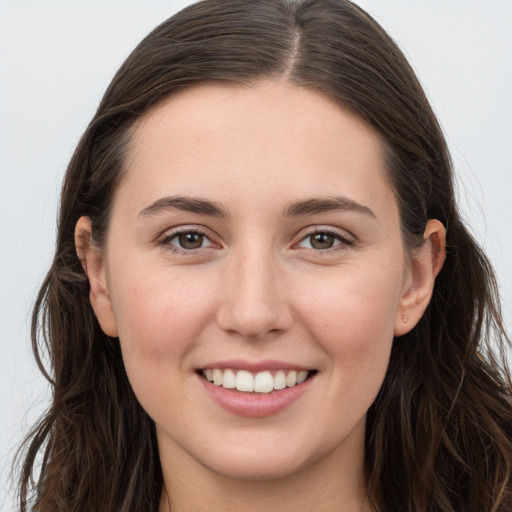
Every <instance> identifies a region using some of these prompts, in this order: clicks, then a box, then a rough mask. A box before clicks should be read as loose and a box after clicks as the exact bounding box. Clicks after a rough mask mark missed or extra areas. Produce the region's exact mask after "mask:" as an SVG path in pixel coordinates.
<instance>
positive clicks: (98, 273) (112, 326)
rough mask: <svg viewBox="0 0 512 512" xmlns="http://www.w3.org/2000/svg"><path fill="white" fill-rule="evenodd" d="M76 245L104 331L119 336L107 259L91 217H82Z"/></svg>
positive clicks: (90, 296) (90, 297)
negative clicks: (93, 236) (106, 264)
mask: <svg viewBox="0 0 512 512" xmlns="http://www.w3.org/2000/svg"><path fill="white" fill-rule="evenodd" d="M75 247H76V252H77V254H78V258H79V259H80V262H81V263H82V267H83V269H84V272H85V274H86V275H87V278H88V279H89V285H90V289H91V290H90V293H89V299H90V301H91V305H92V308H93V310H94V313H95V314H96V318H97V319H98V322H99V324H100V326H101V328H102V330H103V332H104V333H105V334H106V335H108V336H111V337H116V336H118V330H117V323H116V320H115V315H114V309H113V307H112V300H111V298H110V293H109V290H108V283H107V278H106V269H105V261H104V256H103V253H102V251H101V250H100V248H99V247H97V246H96V245H95V243H94V241H93V238H92V225H91V219H90V218H89V217H80V219H78V222H77V224H76V227H75Z"/></svg>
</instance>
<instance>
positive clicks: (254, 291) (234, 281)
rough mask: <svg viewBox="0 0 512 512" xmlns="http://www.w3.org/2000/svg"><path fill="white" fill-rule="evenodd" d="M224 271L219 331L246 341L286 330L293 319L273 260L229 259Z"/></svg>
mask: <svg viewBox="0 0 512 512" xmlns="http://www.w3.org/2000/svg"><path fill="white" fill-rule="evenodd" d="M226 272H227V276H226V279H225V288H224V289H223V290H222V292H221V294H222V297H221V299H220V302H221V304H220V307H219V309H218V315H217V322H218V325H219V327H220V328H221V329H223V330H224V331H226V332H229V333H231V334H233V333H237V334H239V335H241V336H242V337H244V338H246V339H258V338H262V337H264V336H265V335H267V334H269V333H278V332H283V331H285V330H287V329H289V327H290V326H291V325H292V322H293V318H292V313H291V310H290V305H289V303H288V300H287V293H286V289H285V283H284V282H283V273H282V271H280V269H279V268H278V265H277V262H276V261H275V258H273V257H272V256H271V255H262V254H261V252H260V253H259V254H250V255H248V254H244V255H241V256H240V257H235V258H233V260H232V262H231V263H230V264H229V266H228V268H226Z"/></svg>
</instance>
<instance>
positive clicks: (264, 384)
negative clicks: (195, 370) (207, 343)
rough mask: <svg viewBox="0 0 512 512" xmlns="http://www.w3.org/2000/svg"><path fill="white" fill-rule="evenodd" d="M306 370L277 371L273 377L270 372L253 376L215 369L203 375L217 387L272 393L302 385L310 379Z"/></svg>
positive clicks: (244, 372) (241, 371) (204, 372)
mask: <svg viewBox="0 0 512 512" xmlns="http://www.w3.org/2000/svg"><path fill="white" fill-rule="evenodd" d="M308 374H309V372H308V371H306V370H300V371H298V372H297V371H296V370H290V371H288V370H277V372H275V375H274V376H272V373H271V372H270V371H268V370H267V371H263V372H258V373H256V374H254V375H253V374H252V373H251V372H249V371H247V370H238V371H234V370H231V369H229V368H228V369H226V370H222V369H220V368H213V369H210V368H209V369H208V370H203V375H204V377H206V379H208V380H209V381H210V382H212V383H213V384H214V385H215V386H222V387H224V388H226V389H235V388H236V389H237V390H238V391H243V392H246V393H247V392H249V393H250V392H256V393H270V392H271V391H274V390H280V389H285V388H286V387H289V388H291V387H293V386H297V385H298V384H302V383H303V382H304V381H305V380H306V379H307V377H308Z"/></svg>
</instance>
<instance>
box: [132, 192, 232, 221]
mask: <svg viewBox="0 0 512 512" xmlns="http://www.w3.org/2000/svg"><path fill="white" fill-rule="evenodd" d="M172 209H176V210H182V211H185V212H190V213H197V214H199V215H207V216H209V217H223V218H225V217H227V216H228V212H227V211H226V210H225V209H224V208H223V207H222V205H220V204H218V203H215V202H213V201H208V200H206V199H197V198H193V197H187V196H169V197H162V198H161V199H158V200H157V201H155V202H154V203H152V204H151V205H149V206H148V207H147V208H144V209H143V210H141V212H140V213H139V215H138V216H139V217H151V216H153V215H158V214H160V213H164V212H166V211H168V210H172Z"/></svg>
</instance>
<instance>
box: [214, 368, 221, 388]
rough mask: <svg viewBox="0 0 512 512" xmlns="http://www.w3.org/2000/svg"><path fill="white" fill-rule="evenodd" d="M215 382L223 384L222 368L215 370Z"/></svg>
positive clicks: (218, 384) (219, 384)
mask: <svg viewBox="0 0 512 512" xmlns="http://www.w3.org/2000/svg"><path fill="white" fill-rule="evenodd" d="M213 383H214V384H215V385H216V386H222V370H218V369H217V368H216V369H215V370H213Z"/></svg>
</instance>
